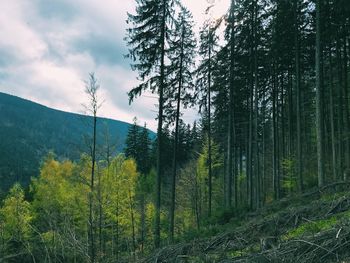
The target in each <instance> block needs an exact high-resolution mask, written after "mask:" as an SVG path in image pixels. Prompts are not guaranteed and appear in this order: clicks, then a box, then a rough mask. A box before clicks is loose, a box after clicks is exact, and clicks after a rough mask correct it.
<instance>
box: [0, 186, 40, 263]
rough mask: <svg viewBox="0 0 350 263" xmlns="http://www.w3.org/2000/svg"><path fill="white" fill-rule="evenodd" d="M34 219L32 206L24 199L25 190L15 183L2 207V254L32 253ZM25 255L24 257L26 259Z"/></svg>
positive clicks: (0, 232)
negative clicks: (31, 239) (31, 242)
mask: <svg viewBox="0 0 350 263" xmlns="http://www.w3.org/2000/svg"><path fill="white" fill-rule="evenodd" d="M33 219H34V213H33V210H32V207H31V205H30V203H29V202H28V201H26V200H25V199H24V191H23V189H22V187H21V186H20V185H19V184H15V185H14V186H13V187H12V188H11V189H10V191H9V194H8V195H7V197H6V198H5V200H4V202H3V206H2V207H1V209H0V240H1V243H0V252H1V253H0V255H6V254H12V253H23V252H24V251H26V252H27V253H31V248H30V238H31V235H32V233H33V227H32V226H31V223H32V221H33ZM24 258H25V257H23V258H22V259H23V260H24Z"/></svg>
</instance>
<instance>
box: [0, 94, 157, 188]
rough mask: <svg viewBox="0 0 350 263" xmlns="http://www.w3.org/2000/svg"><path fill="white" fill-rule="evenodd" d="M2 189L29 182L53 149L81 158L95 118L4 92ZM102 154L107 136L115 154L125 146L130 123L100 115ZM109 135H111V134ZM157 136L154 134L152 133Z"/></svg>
mask: <svg viewBox="0 0 350 263" xmlns="http://www.w3.org/2000/svg"><path fill="white" fill-rule="evenodd" d="M0 113H1V117H0V182H1V183H0V192H1V191H4V190H7V189H8V188H9V187H10V186H11V185H12V184H13V183H14V182H15V181H19V182H21V183H22V184H24V185H27V184H28V183H29V181H30V177H31V176H36V175H38V172H39V167H40V162H41V161H42V159H43V157H44V156H45V155H47V153H48V152H50V151H53V152H54V153H55V154H56V155H57V157H58V158H59V159H65V158H67V159H72V160H77V159H78V158H79V157H80V155H81V154H82V153H83V152H88V151H89V147H88V145H89V140H90V139H89V138H91V130H92V126H91V123H92V118H91V117H89V116H84V115H79V114H74V113H68V112H63V111H59V110H55V109H51V108H48V107H45V106H43V105H40V104H37V103H34V102H32V101H29V100H25V99H22V98H19V97H16V96H11V95H8V94H5V93H1V92H0ZM97 125H98V144H99V146H100V147H98V148H99V150H100V154H103V153H102V152H103V145H106V143H105V142H106V138H107V137H108V138H109V144H110V145H112V149H113V151H114V153H116V152H120V151H121V150H122V149H123V147H124V142H125V138H126V135H127V131H128V128H129V125H130V124H128V123H125V122H122V121H117V120H111V119H105V118H99V119H98V122H97ZM107 134H109V136H107ZM150 135H151V136H152V137H154V133H152V132H150Z"/></svg>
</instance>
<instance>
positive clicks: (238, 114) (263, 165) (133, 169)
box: [0, 0, 350, 262]
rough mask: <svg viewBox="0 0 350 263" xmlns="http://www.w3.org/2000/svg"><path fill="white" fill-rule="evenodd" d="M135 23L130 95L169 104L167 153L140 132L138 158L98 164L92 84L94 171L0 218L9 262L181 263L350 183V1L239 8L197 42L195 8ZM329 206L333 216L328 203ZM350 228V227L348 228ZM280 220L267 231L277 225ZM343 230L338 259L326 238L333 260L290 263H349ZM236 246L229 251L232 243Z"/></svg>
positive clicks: (146, 2)
mask: <svg viewBox="0 0 350 263" xmlns="http://www.w3.org/2000/svg"><path fill="white" fill-rule="evenodd" d="M214 4H215V3H214ZM209 9H210V7H209ZM127 22H128V29H127V32H126V37H125V41H126V43H127V45H128V47H129V53H128V55H127V57H128V58H129V59H130V60H131V61H132V65H131V67H132V70H135V71H136V72H138V78H139V80H140V83H139V85H138V86H136V87H133V88H132V89H131V90H130V92H129V98H130V103H132V101H134V100H135V99H137V98H138V97H140V96H142V94H143V92H145V91H151V92H153V93H155V94H157V95H158V104H157V107H158V117H157V122H158V129H157V138H156V140H155V141H154V142H153V141H151V140H150V138H149V136H148V132H147V129H146V127H144V128H141V127H140V126H138V125H137V121H136V119H135V121H134V125H132V126H131V127H130V128H129V131H128V135H127V139H126V146H125V150H124V154H121V155H118V156H113V155H112V154H110V151H109V150H108V149H109V148H108V147H105V148H104V150H105V154H104V155H103V158H102V157H101V156H99V155H97V154H96V151H97V148H98V146H97V145H96V133H97V132H98V130H97V129H98V126H97V125H96V123H97V115H98V109H99V106H100V104H99V102H98V100H97V92H98V88H99V86H98V82H97V80H96V78H95V76H94V75H93V74H90V77H89V81H88V82H87V83H86V84H87V85H86V93H87V95H88V97H89V98H90V104H89V105H87V107H88V109H90V111H91V115H92V116H93V118H92V119H91V120H92V121H91V122H92V124H93V126H92V127H93V132H92V137H91V138H92V139H91V140H90V143H91V147H90V150H91V151H89V152H88V153H87V154H85V155H82V157H81V159H80V161H79V162H71V161H69V160H67V161H58V160H56V159H55V157H54V156H52V155H48V156H47V157H46V159H45V160H44V161H43V164H42V165H41V168H40V175H39V177H38V178H36V179H33V180H32V183H31V186H30V190H29V192H28V193H25V192H24V190H23V189H22V188H21V186H20V185H18V184H15V185H14V186H13V187H12V189H11V190H10V191H9V193H8V196H7V197H6V198H5V199H4V201H3V204H2V208H1V210H0V234H1V236H0V238H1V243H0V244H1V245H0V252H1V253H0V255H4V256H1V257H2V258H1V257H0V259H3V260H8V261H9V262H32V261H40V262H41V261H43V262H52V261H54V262H88V261H89V262H126V261H131V262H134V261H138V260H140V261H141V260H143V259H145V262H151V261H152V260H154V258H155V260H158V259H159V258H160V259H159V262H166V261H170V262H175V261H176V260H178V259H179V258H175V256H174V255H186V253H187V254H190V253H193V251H194V249H193V246H192V247H191V246H176V245H174V244H177V243H178V244H182V243H184V242H187V241H192V240H195V239H196V240H200V239H198V238H204V237H210V236H211V235H215V234H217V233H218V232H220V230H222V228H220V227H219V226H220V225H224V224H227V223H230V222H231V221H235V222H240V223H241V225H242V224H244V220H245V217H249V215H252V214H253V215H254V216H255V217H260V216H262V214H263V211H269V210H268V209H270V210H271V211H272V210H273V209H271V208H269V207H271V206H272V205H274V204H280V206H281V209H282V207H283V205H286V203H288V202H289V200H293V198H300V200H301V202H304V203H305V202H307V201H308V200H309V199H308V198H309V197H310V195H313V194H315V193H316V194H320V193H321V192H322V191H323V189H326V188H329V187H330V186H332V187H333V186H335V187H338V186H339V185H346V184H347V181H348V177H349V176H350V118H349V111H350V107H349V96H348V93H349V90H350V87H349V86H350V85H349V81H348V78H349V66H350V65H349V53H350V37H349V32H350V4H349V3H348V1H347V0H325V1H322V0H314V1H311V0H292V1H285V0H250V1H248V0H231V6H230V8H229V10H228V11H227V13H226V14H222V17H220V18H219V19H212V20H207V21H205V22H204V24H203V25H202V26H201V30H200V32H199V37H198V39H197V37H196V34H195V32H194V31H193V28H194V23H195V21H193V18H192V15H191V13H190V11H189V10H188V9H187V8H186V7H184V6H183V4H182V3H181V1H180V0H136V9H135V12H134V13H130V14H128V19H127ZM188 107H196V108H198V109H199V112H200V115H201V118H200V120H197V121H196V122H194V123H193V124H186V123H184V122H183V120H182V119H181V117H182V112H183V111H184V109H186V108H188ZM106 145H108V144H106ZM336 189H338V188H336ZM348 197H349V196H348ZM338 198H339V196H338ZM286 200H287V201H286ZM322 200H324V202H326V201H327V200H326V199H322ZM334 200H338V201H339V202H336V205H334V204H333V203H334V202H333V201H334ZM334 200H333V201H332V202H331V203H332V205H331V206H332V207H331V209H328V210H327V211H325V212H324V214H323V215H319V214H318V216H325V215H326V216H328V217H327V218H326V219H325V220H323V221H320V222H319V224H316V225H314V224H312V225H307V224H303V222H302V220H301V219H300V218H302V215H303V213H304V214H305V213H306V212H305V208H303V209H301V210H300V211H299V212H298V213H300V214H301V215H300V216H299V215H296V214H293V216H295V219H292V221H293V222H294V227H297V228H296V229H295V230H294V231H290V232H288V233H283V237H282V238H281V239H280V240H277V236H278V235H279V233H278V228H277V229H274V230H273V231H274V232H273V234H272V235H274V236H275V237H274V238H275V240H273V242H274V243H277V242H280V243H282V242H287V241H290V240H291V239H293V238H297V237H299V236H300V235H302V234H305V233H313V234H315V233H317V232H318V231H322V230H330V229H332V227H334V226H335V225H337V226H338V224H339V222H338V221H340V217H339V216H334V217H329V216H330V215H332V213H333V212H334V211H338V210H339V209H340V208H339V207H341V210H339V211H341V212H346V211H347V210H349V205H348V204H349V202H348V200H349V198H346V197H345V196H344V197H342V198H340V199H334ZM328 201H329V200H328ZM344 201H346V202H345V203H344ZM320 202H321V201H320ZM312 204H316V203H312ZM318 204H320V207H321V208H322V209H323V210H324V207H325V203H318ZM327 204H328V203H327ZM322 205H323V206H322ZM264 209H265V210H264ZM322 209H319V211H323V210H322ZM337 209H338V210H337ZM309 210H310V211H313V210H316V209H315V208H314V207H312V208H311V207H310V208H309ZM339 211H338V212H339ZM314 212H315V213H316V212H317V211H314ZM286 213H287V212H286ZM310 213H311V212H310ZM279 216H281V215H279ZM342 216H343V217H342V219H343V218H345V219H346V220H347V221H346V222H348V220H349V214H348V213H345V214H342ZM281 217H282V216H281ZM271 218H275V217H273V216H272V217H268V216H266V218H264V220H263V221H266V222H269V224H270V225H271V224H272V222H273V219H271ZM276 218H277V216H276ZM291 218H292V217H291ZM291 218H288V220H287V221H286V222H285V225H288V224H289V223H290V221H291ZM293 218H294V217H293ZM317 218H318V219H319V218H320V217H317ZM345 219H344V220H345ZM239 220H241V221H239ZM277 221H278V220H277ZM281 222H282V221H281ZM308 223H310V224H311V223H315V222H314V221H310V220H308ZM276 224H277V223H276ZM241 225H239V224H238V223H237V224H236V225H235V227H237V228H238V227H240V226H241ZM231 226H232V225H231ZM255 226H256V225H255ZM259 226H265V227H266V229H268V227H269V225H264V224H263V223H262V224H260V225H259ZM252 228H254V225H253V227H251V228H250V229H252ZM239 229H240V230H241V231H242V233H246V232H244V231H245V230H244V228H239ZM340 229H344V230H343V233H344V234H341V230H337V231H338V232H337V231H336V232H335V233H334V235H333V237H332V238H333V239H334V236H336V239H334V240H341V242H342V243H341V245H339V246H336V245H334V247H332V248H328V247H327V248H325V247H324V246H326V245H330V244H333V243H332V242H333V241H332V242H331V241H330V242H328V243H327V242H325V241H324V240H326V239H320V240H321V241H320V240H317V239H316V241H317V242H324V243H322V246H321V245H319V244H316V243H315V242H316V241H312V242H311V241H307V240H306V241H305V240H302V242H301V241H300V239H297V240H292V241H295V242H299V243H302V244H303V245H305V246H308V247H306V248H305V247H302V248H300V247H297V248H295V249H294V247H293V246H294V245H290V246H291V247H293V249H294V250H288V251H287V252H285V253H281V254H280V256H281V257H283V256H284V257H287V259H288V260H292V261H295V260H296V258H297V256H298V255H300V253H301V252H300V251H299V250H298V249H303V253H309V254H307V255H308V256H305V257H304V258H300V257H299V258H298V260H299V262H310V261H311V262H320V261H319V260H320V258H321V257H320V256H319V254H317V253H316V252H317V250H318V251H322V253H323V254H322V261H323V262H337V261H338V260H340V259H341V257H342V255H343V256H349V255H347V254H346V253H348V252H346V251H349V248H350V246H349V242H348V241H346V240H347V238H348V237H349V235H350V234H349V233H350V231H349V226H348V224H347V225H346V224H345V225H343V226H342V227H341V228H340ZM250 231H251V232H252V233H254V231H252V230H250ZM266 231H267V230H266ZM332 233H333V232H332ZM249 235H250V234H246V235H245V236H243V239H240V241H239V242H240V244H244V247H240V248H239V249H238V248H236V249H233V248H232V250H231V252H232V253H222V254H220V257H219V258H208V257H200V256H198V257H197V258H189V257H186V256H185V257H186V258H187V259H188V260H189V261H188V262H192V261H191V260H192V259H193V262H220V260H225V259H229V260H232V262H235V260H236V259H237V260H240V258H241V257H243V256H245V255H246V254H248V252H256V247H252V248H249V251H248V249H247V247H248V245H249V243H248V242H246V241H245V240H244V238H246V239H247V240H249V239H248V237H247V236H249ZM252 235H253V234H252ZM223 236H224V237H225V238H226V239H225V242H226V243H220V242H223V241H222V237H223ZM313 236H315V235H313ZM220 237H221V239H220ZM323 237H325V238H328V239H329V240H330V237H329V236H325V235H323ZM255 238H256V239H257V237H255ZM328 239H327V240H328ZM333 239H332V240H333ZM232 240H233V239H232ZM229 241H231V240H230V237H227V236H225V235H222V236H219V238H214V239H213V241H209V242H208V243H205V244H206V245H205V248H203V249H198V250H199V251H201V253H204V254H205V253H207V252H208V251H210V250H213V249H218V247H219V245H218V244H223V245H222V246H225V247H226V248H227V247H230V246H233V245H230V243H229ZM263 241H264V242H262V244H261V249H262V250H264V249H265V248H266V247H267V246H266V244H265V243H266V242H267V239H264V240H263ZM265 241H266V242H265ZM198 242H199V241H198ZM235 242H238V241H237V240H235ZM244 242H245V243H244ZM295 242H294V243H295ZM339 242H340V241H339ZM194 243H195V242H194ZM294 243H288V244H294ZM284 244H286V243H284ZM337 244H338V243H337ZM167 245H170V246H169V247H167V249H162V247H164V246H167ZM237 246H238V245H237ZM238 247H239V246H238ZM276 247H277V245H276ZM278 247H279V248H283V243H282V245H281V244H280V245H278ZM191 248H192V252H191ZM270 248H271V247H270ZM311 248H313V250H312V251H311V250H307V249H311ZM320 248H321V249H320ZM155 249H160V250H155ZM267 249H268V248H267ZM154 251H158V252H157V253H155V252H154ZM305 251H306V252H305ZM310 251H311V252H310ZM315 251H316V252H315ZM341 251H343V252H344V251H345V252H344V253H345V254H341ZM226 252H227V251H226ZM162 253H163V254H162ZM164 253H165V254H164ZM319 253H321V252H319ZM274 255H275V256H276V255H277V254H276V253H275V254H274ZM305 255H306V254H305ZM149 256H150V257H149ZM161 256H163V258H161ZM172 257H174V258H172ZM147 260H149V261H147ZM184 260H186V259H184ZM196 260H197V261H196ZM246 260H248V261H247V262H261V261H254V259H250V260H251V261H249V259H247V258H246ZM255 260H257V259H255ZM276 260H278V258H277V259H276ZM303 260H304V261H303ZM152 262H153V261H152ZM186 262H187V261H186Z"/></svg>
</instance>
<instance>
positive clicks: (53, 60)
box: [0, 0, 229, 130]
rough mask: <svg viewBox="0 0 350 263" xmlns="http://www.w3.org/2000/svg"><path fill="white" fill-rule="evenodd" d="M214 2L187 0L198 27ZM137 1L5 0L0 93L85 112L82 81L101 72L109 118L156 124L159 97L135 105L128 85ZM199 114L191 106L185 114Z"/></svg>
mask: <svg viewBox="0 0 350 263" xmlns="http://www.w3.org/2000/svg"><path fill="white" fill-rule="evenodd" d="M208 1H210V2H213V1H215V0H184V1H183V3H184V4H185V5H186V6H187V7H188V8H189V9H190V10H191V11H192V12H193V15H194V18H195V20H196V21H197V28H198V27H199V26H200V23H201V22H202V21H203V20H204V19H205V15H204V10H205V8H206V7H207V6H208ZM134 2H135V1H134V0H0V10H1V12H0V92H5V93H9V94H12V95H16V96H19V97H23V98H26V99H30V100H32V101H35V102H38V103H41V104H44V105H46V106H49V107H53V108H56V109H61V110H65V111H70V112H77V113H82V112H83V107H82V106H81V104H82V103H84V102H85V95H84V82H83V80H85V79H87V78H88V73H89V72H95V74H96V76H97V78H98V79H99V81H100V84H101V97H102V98H103V99H104V104H103V106H102V108H101V110H100V115H101V116H103V117H108V118H113V119H119V120H123V121H127V122H131V121H132V118H133V117H134V116H137V118H138V119H139V120H140V123H141V124H142V123H143V122H147V123H148V126H149V127H150V128H151V129H153V130H155V127H156V122H155V121H154V118H155V116H156V108H155V106H154V104H155V103H156V102H157V100H156V98H155V96H143V97H141V98H138V99H137V100H136V101H135V102H134V103H133V104H132V105H131V106H129V104H128V97H127V94H126V93H127V91H128V90H130V89H131V88H132V87H133V86H135V85H136V84H137V80H136V73H135V72H133V71H132V70H131V69H130V66H129V61H128V60H126V59H124V57H123V55H125V54H126V53H127V48H126V46H125V43H124V41H123V38H124V37H125V29H126V26H127V25H126V22H125V20H126V12H132V13H133V12H134V8H135V3H134ZM216 2H217V6H216V8H215V10H214V11H213V12H214V13H213V14H212V15H213V16H218V15H219V14H223V13H224V12H225V10H226V9H227V8H228V4H229V0H216ZM194 117H195V113H194V112H191V111H188V112H186V113H185V114H184V119H185V120H186V119H187V120H191V119H193V118H194Z"/></svg>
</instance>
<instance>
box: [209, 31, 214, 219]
mask: <svg viewBox="0 0 350 263" xmlns="http://www.w3.org/2000/svg"><path fill="white" fill-rule="evenodd" d="M209 30H210V32H209V37H210V40H209V41H210V43H211V42H212V33H213V32H211V29H209ZM211 51H212V50H211V46H210V45H209V69H208V179H209V183H208V195H209V196H208V217H211V209H212V207H211V205H212V156H211V59H212V58H211Z"/></svg>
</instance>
